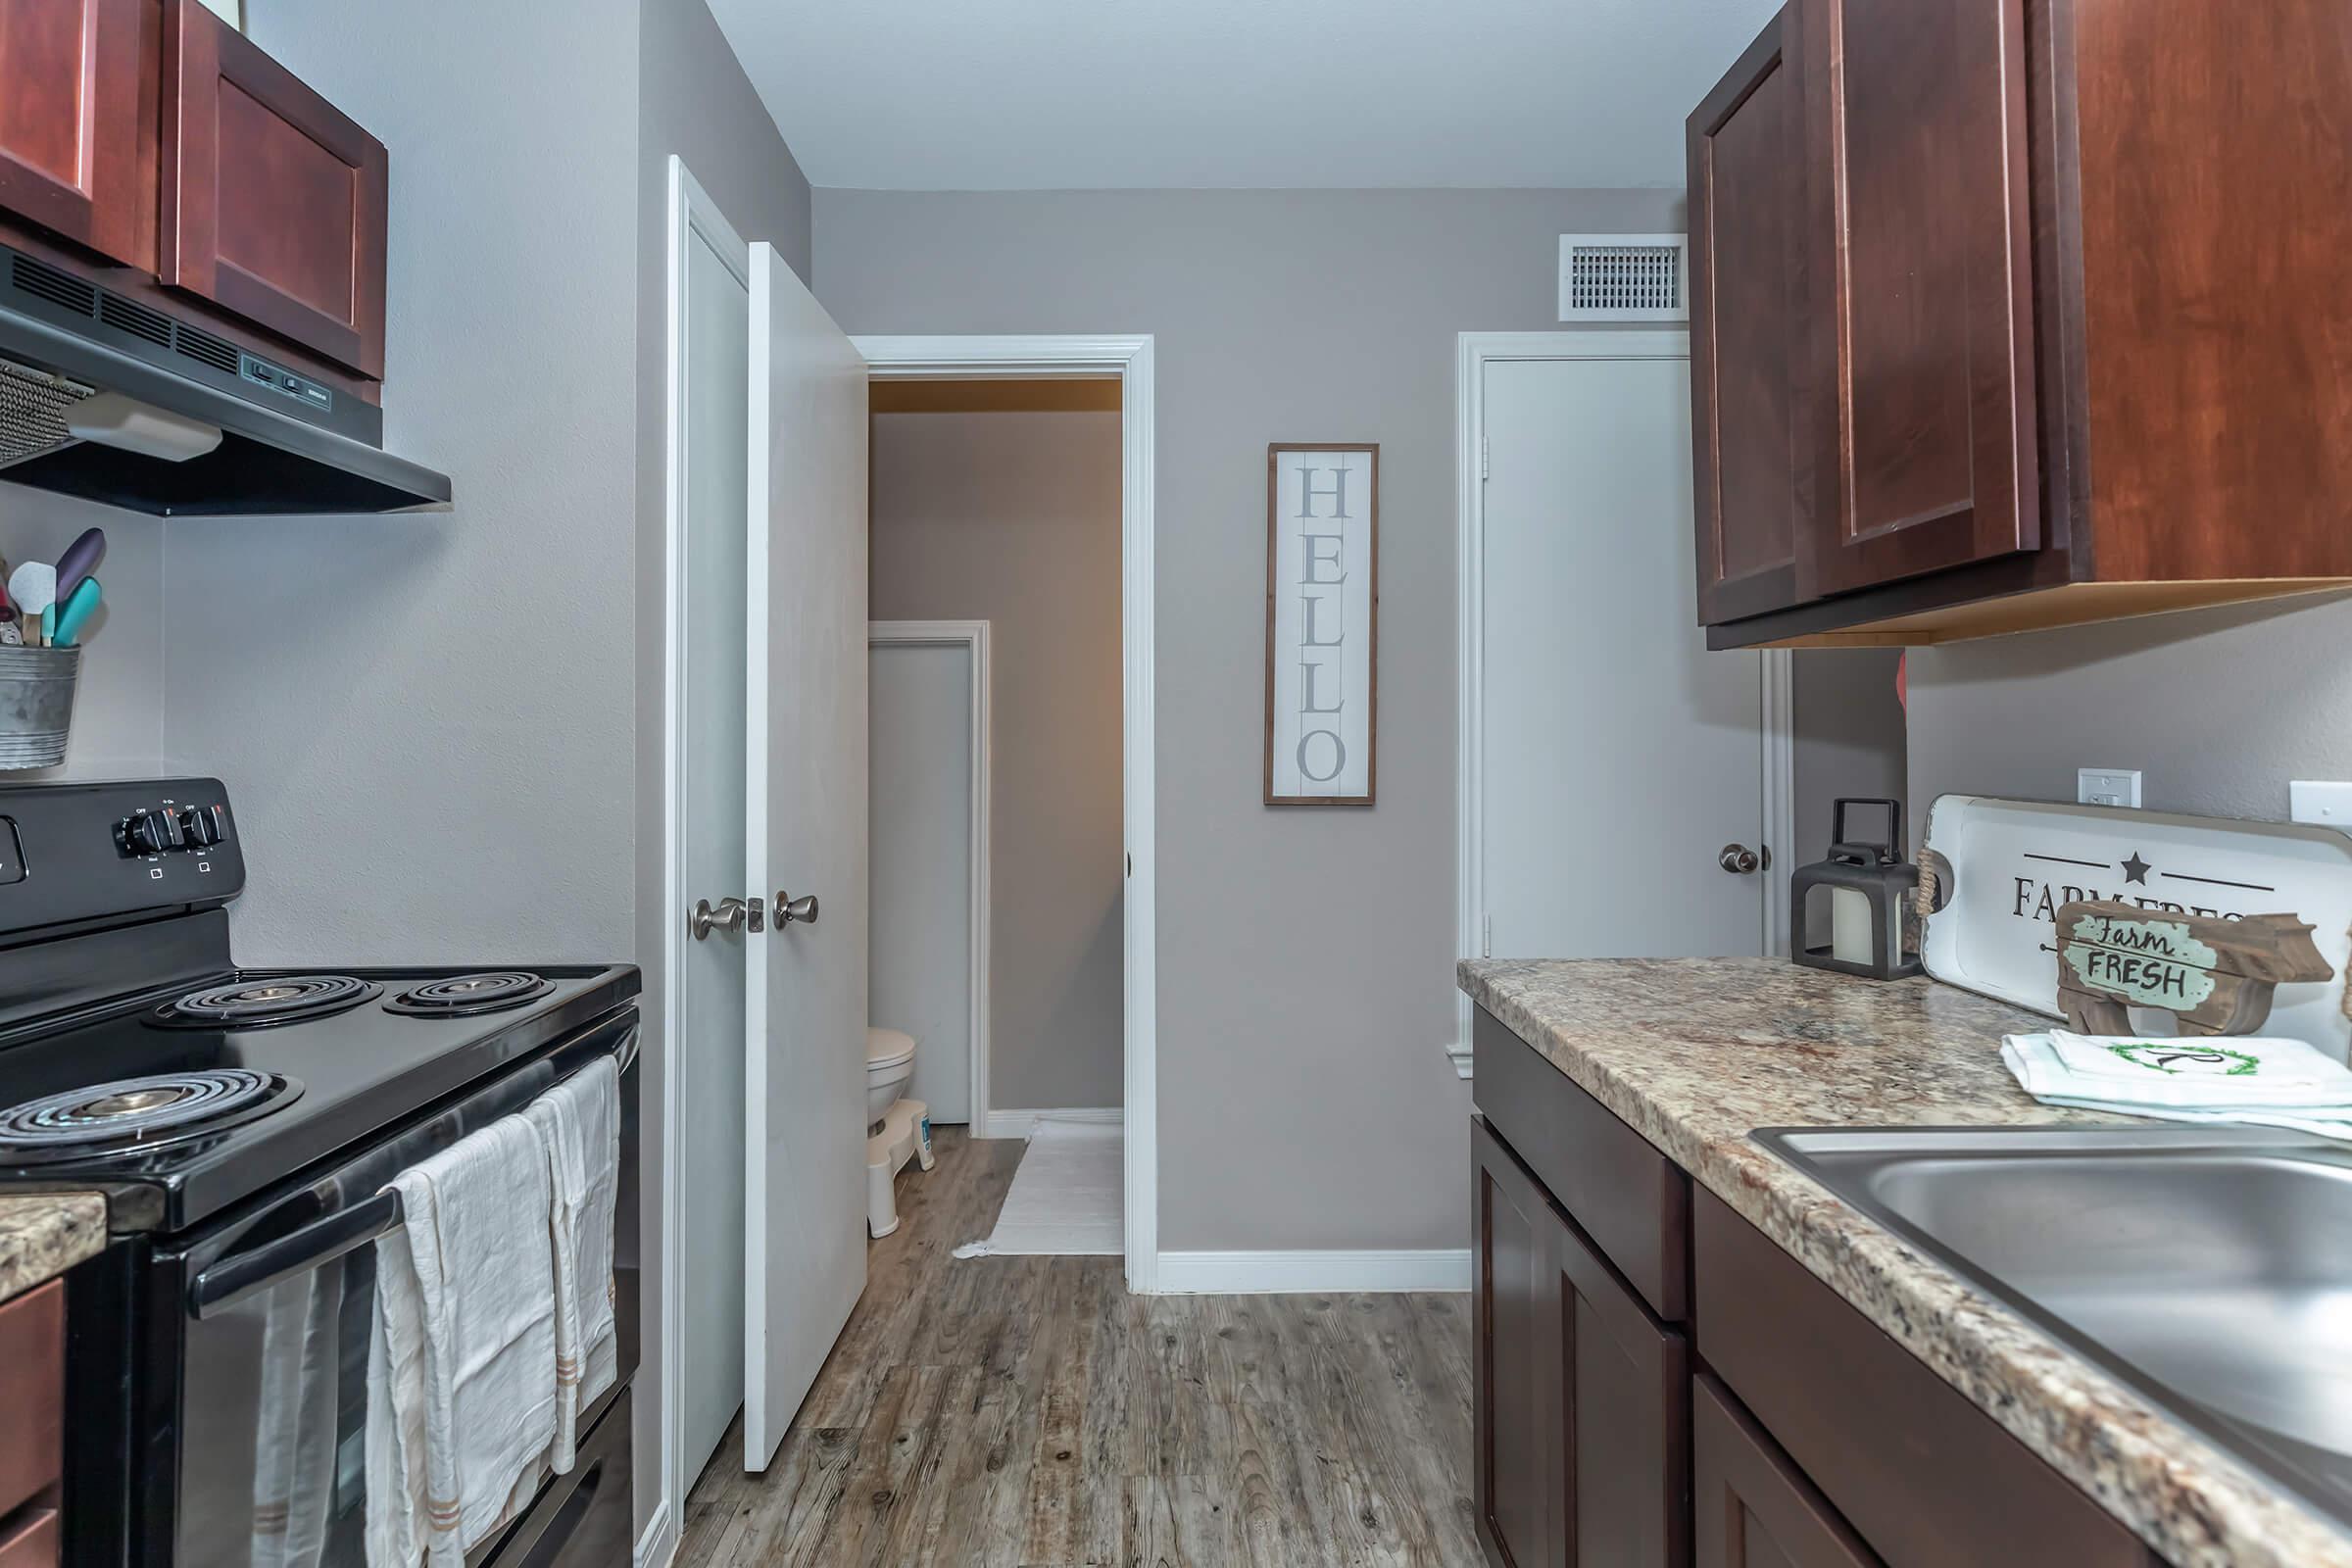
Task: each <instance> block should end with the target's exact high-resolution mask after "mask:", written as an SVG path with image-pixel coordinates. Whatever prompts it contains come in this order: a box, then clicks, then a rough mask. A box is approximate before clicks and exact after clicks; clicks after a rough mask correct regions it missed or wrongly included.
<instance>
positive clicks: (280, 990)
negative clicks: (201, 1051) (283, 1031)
mask: <svg viewBox="0 0 2352 1568" xmlns="http://www.w3.org/2000/svg"><path fill="white" fill-rule="evenodd" d="M382 990H383V987H381V986H377V985H370V984H369V983H368V982H367V981H365V980H355V979H353V978H352V977H351V976H350V975H347V974H290V975H280V976H275V977H273V978H270V979H267V980H239V981H235V982H233V983H232V984H229V985H225V986H213V987H211V988H209V989H207V990H204V991H192V992H190V993H189V994H188V995H186V996H184V997H182V998H180V999H179V1000H178V1001H177V1002H171V1003H166V1004H165V1005H163V1006H161V1007H158V1008H156V1010H155V1012H154V1014H153V1015H152V1018H151V1021H152V1022H155V1023H159V1024H164V1025H167V1026H169V1027H171V1028H175V1029H258V1028H262V1027H264V1026H266V1025H269V1024H278V1023H300V1022H302V1021H303V1020H304V1019H306V1018H324V1017H326V1016H328V1015H329V1014H331V1013H337V1012H342V1011H343V1010H345V1009H346V1008H349V1007H356V1006H358V1005H360V1004H361V1003H363V1002H366V1001H367V1000H368V999H369V998H370V997H373V996H375V995H376V994H377V993H379V992H381V991H382Z"/></svg>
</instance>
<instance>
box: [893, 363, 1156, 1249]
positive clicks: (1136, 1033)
mask: <svg viewBox="0 0 2352 1568" xmlns="http://www.w3.org/2000/svg"><path fill="white" fill-rule="evenodd" d="M851 341H853V342H854V343H856V344H857V345H858V352H859V353H861V354H863V355H864V356H865V359H866V363H867V364H868V365H869V366H871V367H872V370H873V373H874V374H875V375H877V376H885V377H891V378H895V379H907V378H910V377H922V376H966V377H975V378H977V377H1007V376H1018V377H1049V378H1053V377H1071V376H1105V377H1107V376H1116V377H1117V378H1118V380H1119V382H1120V387H1119V410H1120V413H1119V442H1120V464H1119V562H1120V565H1119V577H1120V590H1119V607H1120V619H1119V650H1120V663H1121V668H1122V684H1123V688H1124V690H1123V696H1124V705H1123V708H1122V711H1121V724H1122V726H1123V729H1124V732H1125V733H1124V741H1123V752H1124V757H1125V766H1124V777H1125V787H1126V815H1127V858H1128V870H1127V929H1126V985H1127V997H1126V1034H1127V1041H1126V1074H1125V1076H1126V1092H1125V1101H1126V1104H1125V1110H1126V1121H1127V1238H1126V1248H1127V1288H1128V1289H1129V1290H1130V1291H1133V1292H1135V1293H1137V1294H1139V1295H1149V1294H1152V1292H1154V1291H1156V1290H1157V1289H1158V1279H1159V1144H1158V1127H1159V1121H1158V1076H1157V1074H1158V1065H1157V1062H1158V1046H1157V1037H1156V1032H1155V1031H1156V1023H1157V1018H1158V974H1159V965H1158V953H1159V932H1158V904H1157V893H1156V888H1157V871H1156V868H1157V855H1156V845H1157V834H1156V822H1157V814H1156V810H1155V807H1154V799H1155V794H1154V785H1155V782H1156V778H1157V774H1156V772H1155V769H1154V760H1153V746H1152V729H1153V723H1152V720H1153V716H1154V714H1155V712H1156V706H1155V703H1154V700H1153V695H1152V694H1153V691H1154V689H1155V686H1154V677H1153V673H1152V649H1153V646H1154V645H1153V642H1152V577H1153V571H1152V566H1153V554H1152V450H1153V435H1152V429H1153V425H1152V418H1153V416H1152V338H1151V335H1150V334H1149V333H1144V334H1139V335H1135V336H1126V337H1117V336H1100V337H1099V336H1062V335H1049V336H1033V337H853V338H852V339H851Z"/></svg>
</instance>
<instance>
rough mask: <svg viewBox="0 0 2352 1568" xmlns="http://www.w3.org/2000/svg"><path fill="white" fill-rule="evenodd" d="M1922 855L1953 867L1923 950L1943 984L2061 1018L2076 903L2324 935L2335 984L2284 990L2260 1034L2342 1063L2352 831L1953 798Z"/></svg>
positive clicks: (1932, 816) (2136, 1013)
mask: <svg viewBox="0 0 2352 1568" xmlns="http://www.w3.org/2000/svg"><path fill="white" fill-rule="evenodd" d="M1923 858H1924V859H1926V860H1927V861H1928V863H1930V864H1931V865H1933V864H1936V861H1937V860H1938V859H1940V861H1941V862H1943V863H1945V864H1948V865H1949V867H1950V872H1949V881H1950V884H1951V886H1950V891H1949V893H1948V895H1947V900H1948V902H1946V904H1945V906H1944V907H1943V908H1941V909H1940V910H1938V911H1937V912H1936V914H1935V915H1934V916H1933V917H1932V918H1931V919H1930V920H1929V921H1928V934H1927V941H1926V942H1925V944H1924V945H1923V951H1922V953H1921V955H1920V957H1921V962H1922V963H1923V965H1924V966H1925V967H1926V969H1927V971H1928V973H1929V974H1930V975H1931V976H1933V977H1934V978H1936V979H1937V980H1941V981H1943V982H1945V983H1946V984H1949V985H1956V986H1961V987H1964V988H1966V989H1967V990H1970V991H1977V992H1982V993H1983V994H1985V995H1986V996H1989V997H1997V998H1999V999H2000V1000H2001V1001H2004V1002H2011V1003H2015V1004H2017V1005H2020V1006H2024V1007H2031V1008H2033V1009H2034V1011H2036V1012H2043V1013H2048V1014H2050V1015H2051V1016H2053V1017H2055V1016H2059V1015H2060V1014H2059V1004H2058V911H2059V909H2060V908H2061V907H2064V906H2066V905H2068V904H2073V903H2077V902H2082V901H2092V900H2101V899H2107V900H2114V901H2116V902H2118V903H2122V904H2128V905H2131V906H2132V907H2136V908H2141V909H2147V910H2150V911H2165V912H2171V913H2176V914H2183V915H2202V916H2209V917H2217V918H2221V919H2226V920H2234V919H2240V918H2243V917H2244V916H2246V915H2250V914H2292V915H2295V916H2298V917H2299V918H2301V919H2304V920H2307V921H2309V922H2311V924H2312V925H2313V926H2314V927H2315V928H2316V929H2314V931H2313V932H2312V941H2313V943H2314V944H2315V945H2316V946H2317V947H2318V949H2319V951H2320V954H2321V956H2323V957H2325V958H2326V959H2327V962H2328V963H2329V964H2331V965H2332V966H2333V967H2334V969H2335V972H2336V976H2337V978H2335V979H2333V980H2327V981H2321V982H2317V983H2304V984H2292V985H2281V986H2279V987H2278V990H2277V993H2276V994H2275V997H2274V999H2273V1003H2272V1008H2271V1015H2270V1018H2269V1019H2268V1021H2267V1022H2265V1023H2264V1024H2263V1025H2262V1027H2261V1032H2262V1033H2263V1034H2265V1035H2282V1036H2287V1037H2291V1038H2294V1039H2298V1040H2304V1041H2308V1042H2310V1043H2311V1044H2312V1045H2315V1046H2319V1047H2322V1048H2323V1049H2326V1050H2328V1051H2330V1052H2332V1053H2333V1054H2335V1055H2336V1056H2337V1057H2339V1058H2341V1057H2343V1056H2344V1055H2345V1054H2346V1052H2347V1048H2352V1019H2347V1018H2346V1017H2345V1015H2344V1008H2343V989H2344V980H2343V976H2344V974H2345V972H2346V963H2347V960H2348V959H2352V837H2346V836H2345V835H2344V834H2342V833H2340V832H2338V831H2336V830H2335V829H2333V828H2327V827H2312V826H2306V825H2303V824H2300V823H2287V822H2244V821H2236V820H2233V819H2230V818H2227V817H2214V816H2179V815H2173V814H2169V813H2166V812H2160V811H2139V810H2126V809H2113V808H2106V807H2097V806H2062V805H2056V804H2052V803H2048V802H2042V801H2008V800H1999V799H1996V798H1994V797H1991V796H1984V795H1945V796H1939V797H1938V798H1937V799H1936V804H1935V805H1934V806H1933V807H1931V808H1930V809H1929V811H1928V826H1927V839H1926V853H1925V854H1924V855H1923ZM2131 1019H2132V1024H2131V1026H2132V1028H2133V1029H2134V1030H2138V1031H2146V1032H2149V1033H2160V1032H2170V1027H2171V1025H2172V1022H2173V1020H2172V1018H2171V1017H2170V1016H2169V1015H2168V1014H2166V1013H2163V1012H2157V1011H2150V1010H2141V1009H2136V1008H2135V1009H2133V1011H2132V1014H2131Z"/></svg>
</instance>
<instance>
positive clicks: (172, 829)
mask: <svg viewBox="0 0 2352 1568" xmlns="http://www.w3.org/2000/svg"><path fill="white" fill-rule="evenodd" d="M123 838H124V839H126V840H128V841H129V844H130V848H131V851H132V852H133V853H134V854H140V855H161V854H163V853H164V852H165V851H167V850H184V849H186V848H187V847H188V841H187V836H186V835H185V834H184V833H183V832H181V830H180V826H179V817H178V816H177V815H176V814H175V813H173V812H172V811H168V810H166V811H139V812H135V813H133V814H132V816H131V818H130V820H129V821H127V822H125V823H123Z"/></svg>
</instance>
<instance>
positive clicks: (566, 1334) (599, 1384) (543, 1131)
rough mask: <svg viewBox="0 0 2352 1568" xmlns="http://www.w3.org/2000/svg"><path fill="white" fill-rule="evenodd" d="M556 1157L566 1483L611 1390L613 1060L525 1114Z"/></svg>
mask: <svg viewBox="0 0 2352 1568" xmlns="http://www.w3.org/2000/svg"><path fill="white" fill-rule="evenodd" d="M523 1115H524V1116H525V1117H527V1118H528V1119H529V1121H530V1124H531V1126H532V1127H533V1128H534V1129H535V1130H536V1131H537V1132H538V1134H539V1138H540V1141H541V1142H542V1143H543V1144H544V1145H545V1146H546V1149H547V1162H548V1169H549V1172H550V1175H551V1177H552V1180H553V1183H554V1189H555V1206H554V1217H553V1221H552V1225H551V1228H552V1230H553V1232H554V1236H555V1277H556V1437H555V1444H554V1446H553V1447H552V1448H551V1449H550V1450H549V1454H548V1462H549V1464H550V1466H551V1467H552V1468H553V1469H554V1470H555V1472H556V1473H557V1474H558V1475H562V1474H564V1472H565V1471H568V1470H569V1469H570V1468H571V1464H572V1460H573V1458H574V1457H575V1456H576V1454H577V1452H578V1447H577V1445H578V1440H579V1419H580V1412H581V1411H582V1410H585V1409H587V1408H588V1407H589V1406H590V1405H592V1404H594V1403H595V1402H596V1399H597V1397H598V1396H599V1395H601V1394H603V1393H604V1392H605V1390H607V1389H609V1388H611V1387H612V1386H613V1375H614V1373H615V1371H616V1370H617V1366H618V1349H619V1344H618V1340H617V1337H616V1336H615V1335H614V1333H613V1204H614V1201H615V1199H616V1197H617V1196H618V1193H619V1191H620V1072H619V1069H618V1067H617V1066H616V1065H615V1064H614V1062H613V1058H612V1057H611V1056H605V1057H601V1058H599V1059H598V1060H597V1061H595V1062H593V1063H591V1064H590V1065H588V1066H586V1067H583V1068H581V1069H580V1070H579V1071H578V1072H576V1073H574V1074H572V1075H571V1076H570V1077H569V1078H566V1079H564V1082H562V1083H560V1084H558V1085H557V1086H556V1087H555V1088H553V1089H551V1090H549V1091H548V1092H547V1093H546V1094H544V1095H541V1096H540V1097H539V1098H538V1099H537V1100H534V1101H532V1102H531V1103H530V1104H529V1105H527V1106H525V1107H524V1109H523Z"/></svg>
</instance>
